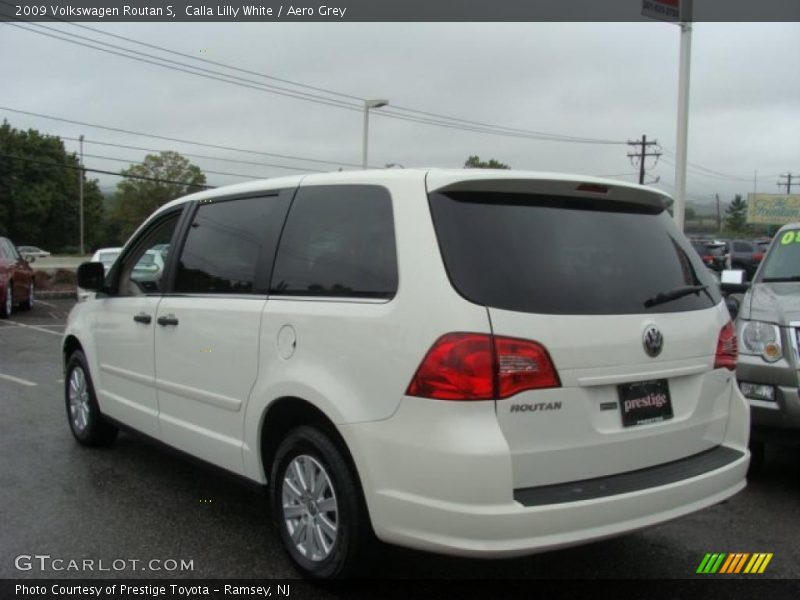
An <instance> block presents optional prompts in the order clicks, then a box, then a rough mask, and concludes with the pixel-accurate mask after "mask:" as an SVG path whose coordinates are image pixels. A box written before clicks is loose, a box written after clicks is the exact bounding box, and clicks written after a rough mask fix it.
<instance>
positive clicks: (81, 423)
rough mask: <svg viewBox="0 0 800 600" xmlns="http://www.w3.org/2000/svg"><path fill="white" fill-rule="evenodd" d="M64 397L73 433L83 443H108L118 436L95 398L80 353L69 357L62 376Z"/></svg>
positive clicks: (84, 359)
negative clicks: (64, 374) (104, 416)
mask: <svg viewBox="0 0 800 600" xmlns="http://www.w3.org/2000/svg"><path fill="white" fill-rule="evenodd" d="M64 399H65V401H66V405H67V420H68V421H69V428H70V430H71V431H72V435H73V436H74V437H75V439H76V440H78V442H79V443H80V444H82V445H84V446H109V445H111V444H112V443H113V442H114V440H116V439H117V433H118V431H117V428H116V427H115V426H113V425H112V424H110V423H109V422H108V421H106V419H105V418H103V415H102V413H101V412H100V407H99V406H98V404H97V397H96V396H95V393H94V386H93V385H92V377H91V375H89V367H88V365H87V362H86V357H85V356H84V355H83V352H81V351H80V350H76V351H75V352H73V353H72V356H70V357H69V361H68V362H67V372H66V376H65V377H64Z"/></svg>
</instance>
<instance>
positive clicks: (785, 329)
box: [736, 223, 800, 460]
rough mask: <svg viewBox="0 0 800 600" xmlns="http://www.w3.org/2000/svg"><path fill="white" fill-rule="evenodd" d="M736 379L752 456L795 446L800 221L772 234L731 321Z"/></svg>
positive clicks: (798, 433)
mask: <svg viewBox="0 0 800 600" xmlns="http://www.w3.org/2000/svg"><path fill="white" fill-rule="evenodd" d="M736 325H737V331H738V338H739V340H740V343H739V362H738V365H737V368H736V377H737V379H738V381H739V387H740V388H741V390H742V393H743V394H744V396H745V397H746V398H747V400H748V402H749V403H750V412H751V417H752V419H751V423H752V441H751V447H752V448H753V450H754V452H753V455H754V457H755V458H756V460H758V459H759V458H760V457H762V456H763V449H764V443H765V442H792V443H795V444H797V443H800V394H799V393H798V373H800V356H798V352H797V349H798V344H799V342H800V223H793V224H791V225H786V226H784V227H782V228H781V229H780V231H778V233H777V235H776V237H775V242H774V243H773V244H772V246H771V247H770V249H769V252H768V253H767V255H766V257H765V258H764V264H763V266H762V267H761V269H760V270H759V271H758V274H757V276H756V278H755V279H754V280H753V281H752V283H751V284H750V289H749V290H748V291H747V293H746V294H745V296H744V299H743V300H742V302H741V305H740V308H739V314H738V317H737V321H736Z"/></svg>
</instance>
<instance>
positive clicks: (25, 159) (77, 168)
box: [0, 153, 215, 190]
mask: <svg viewBox="0 0 800 600" xmlns="http://www.w3.org/2000/svg"><path fill="white" fill-rule="evenodd" d="M0 156H1V157H3V158H8V159H12V160H21V161H23V162H31V163H37V164H40V165H46V166H48V167H61V168H64V169H71V170H73V171H89V172H91V173H103V174H105V175H116V176H117V177H127V178H128V179H142V180H144V181H155V182H158V183H173V184H177V185H185V186H187V187H196V188H202V189H208V190H210V189H214V187H215V186H213V185H204V184H200V183H189V182H187V181H174V180H172V179H160V178H158V177H147V176H146V175H130V174H125V173H117V172H116V171H104V170H103V169H90V168H89V167H81V166H78V165H68V164H66V163H56V162H50V161H47V160H38V159H35V158H28V157H25V156H14V155H13V154H5V153H0Z"/></svg>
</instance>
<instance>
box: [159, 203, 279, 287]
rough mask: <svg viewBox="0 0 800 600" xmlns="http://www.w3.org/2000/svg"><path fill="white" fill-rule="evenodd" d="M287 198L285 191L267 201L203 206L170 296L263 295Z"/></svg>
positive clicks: (178, 267)
mask: <svg viewBox="0 0 800 600" xmlns="http://www.w3.org/2000/svg"><path fill="white" fill-rule="evenodd" d="M291 194H292V191H291V190H284V191H281V192H275V193H274V194H273V195H270V196H259V197H255V198H238V199H235V200H226V201H219V202H214V203H211V204H201V205H200V206H199V207H198V208H197V213H196V214H195V216H194V219H193V221H192V224H191V226H190V228H189V233H188V235H187V237H186V243H185V244H184V246H183V249H182V251H181V254H180V258H179V260H178V266H177V272H176V276H175V290H174V291H175V292H177V293H184V294H254V293H257V294H261V293H266V288H267V282H268V281H269V279H268V272H269V268H270V267H271V265H272V259H273V257H274V253H275V246H276V245H277V242H278V236H279V235H280V230H281V227H282V225H283V222H284V219H285V216H286V211H287V210H288V205H289V202H290V201H291ZM167 251H168V249H167Z"/></svg>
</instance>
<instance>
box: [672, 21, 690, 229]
mask: <svg viewBox="0 0 800 600" xmlns="http://www.w3.org/2000/svg"><path fill="white" fill-rule="evenodd" d="M680 27H681V49H680V59H679V62H680V67H679V74H678V133H677V142H676V146H677V147H676V148H675V215H674V218H675V224H676V225H677V226H678V229H680V230H681V231H683V221H684V215H685V213H686V154H687V149H688V148H687V146H688V138H689V67H690V65H691V56H692V24H691V22H682V23H681V24H680Z"/></svg>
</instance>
